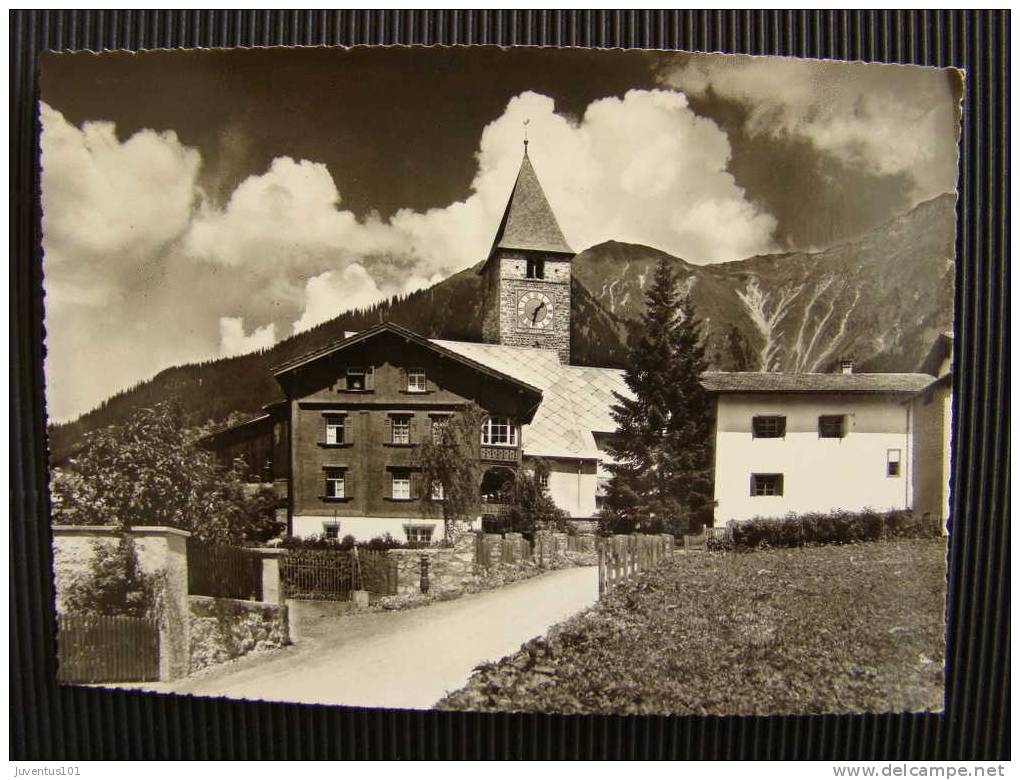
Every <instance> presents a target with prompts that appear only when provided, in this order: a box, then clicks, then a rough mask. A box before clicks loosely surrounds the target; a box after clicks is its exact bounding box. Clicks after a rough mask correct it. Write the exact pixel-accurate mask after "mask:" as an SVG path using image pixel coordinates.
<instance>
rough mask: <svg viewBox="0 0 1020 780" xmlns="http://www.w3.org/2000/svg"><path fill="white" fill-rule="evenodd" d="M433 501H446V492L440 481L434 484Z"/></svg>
mask: <svg viewBox="0 0 1020 780" xmlns="http://www.w3.org/2000/svg"><path fill="white" fill-rule="evenodd" d="M432 500H433V501H445V500H446V491H444V490H443V483H442V482H440V481H439V480H438V479H437V480H436V481H434V482H433V483H432Z"/></svg>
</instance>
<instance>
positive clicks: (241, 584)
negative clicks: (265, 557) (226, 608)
mask: <svg viewBox="0 0 1020 780" xmlns="http://www.w3.org/2000/svg"><path fill="white" fill-rule="evenodd" d="M188 593H189V594H190V595H192V596H213V597H215V598H221V599H243V600H248V601H262V559H261V558H260V557H259V554H258V553H256V552H252V551H251V550H245V549H243V548H241V547H230V546H228V545H220V544H208V543H206V542H202V541H200V540H198V539H196V538H195V537H191V538H190V539H188Z"/></svg>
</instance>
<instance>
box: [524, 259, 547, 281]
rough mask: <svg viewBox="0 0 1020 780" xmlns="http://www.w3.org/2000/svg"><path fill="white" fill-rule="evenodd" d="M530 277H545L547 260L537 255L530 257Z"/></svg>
mask: <svg viewBox="0 0 1020 780" xmlns="http://www.w3.org/2000/svg"><path fill="white" fill-rule="evenodd" d="M528 278H529V279H545V260H542V259H541V258H537V257H529V258H528Z"/></svg>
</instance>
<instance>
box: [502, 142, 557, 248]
mask: <svg viewBox="0 0 1020 780" xmlns="http://www.w3.org/2000/svg"><path fill="white" fill-rule="evenodd" d="M497 249H511V250H513V249H518V250H520V249H523V250H531V251H536V252H554V253H558V254H567V255H572V254H574V250H573V249H571V248H570V246H569V245H568V244H567V240H566V239H565V238H564V237H563V231H561V230H560V225H559V223H558V222H557V221H556V215H555V214H553V210H552V207H551V206H550V205H549V201H548V200H547V199H546V197H545V192H544V191H543V190H542V185H541V184H539V182H538V176H537V175H536V174H535V169H534V168H533V167H532V165H531V160H530V159H529V158H528V153H527V151H525V152H524V159H523V160H522V161H521V170H520V172H518V174H517V181H516V182H515V183H514V188H513V191H512V192H511V193H510V200H508V201H507V204H506V210H505V211H504V212H503V219H502V221H500V223H499V228H498V229H497V230H496V238H495V240H494V241H493V242H492V250H491V251H490V252H489V257H492V255H493V254H494V253H495V251H496V250H497Z"/></svg>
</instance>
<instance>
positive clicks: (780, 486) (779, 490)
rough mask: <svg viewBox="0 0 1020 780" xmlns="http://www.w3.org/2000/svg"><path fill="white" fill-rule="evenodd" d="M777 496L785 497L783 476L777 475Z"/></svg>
mask: <svg viewBox="0 0 1020 780" xmlns="http://www.w3.org/2000/svg"><path fill="white" fill-rule="evenodd" d="M783 424H784V425H785V424H786V423H785V421H784V423H783ZM776 495H777V496H781V495H783V475H782V474H778V475H776Z"/></svg>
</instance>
